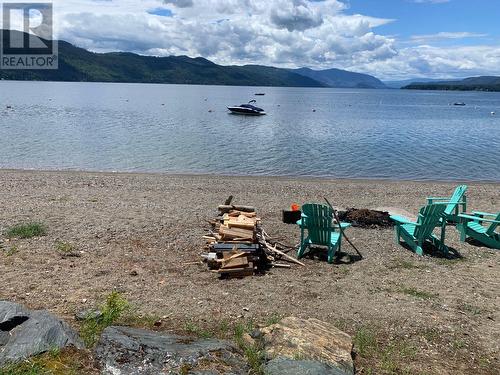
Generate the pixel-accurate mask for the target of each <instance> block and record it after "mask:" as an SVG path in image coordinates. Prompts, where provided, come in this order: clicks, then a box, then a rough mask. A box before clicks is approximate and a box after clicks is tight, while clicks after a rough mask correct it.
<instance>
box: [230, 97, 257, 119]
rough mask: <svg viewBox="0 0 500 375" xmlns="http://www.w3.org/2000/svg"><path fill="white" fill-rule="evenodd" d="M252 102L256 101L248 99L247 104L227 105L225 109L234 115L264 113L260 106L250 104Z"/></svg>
mask: <svg viewBox="0 0 500 375" xmlns="http://www.w3.org/2000/svg"><path fill="white" fill-rule="evenodd" d="M252 103H256V101H255V100H250V101H249V102H248V104H240V105H235V106H233V107H227V109H229V110H230V111H231V113H234V114H236V115H251V116H261V115H265V114H266V112H265V111H264V110H263V109H262V108H259V107H256V106H254V105H252Z"/></svg>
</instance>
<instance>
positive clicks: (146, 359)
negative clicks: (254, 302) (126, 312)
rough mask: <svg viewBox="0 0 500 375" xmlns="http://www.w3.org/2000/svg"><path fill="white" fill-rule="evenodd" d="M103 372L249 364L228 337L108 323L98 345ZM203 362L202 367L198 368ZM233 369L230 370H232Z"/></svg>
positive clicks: (218, 369) (242, 369) (216, 369)
mask: <svg viewBox="0 0 500 375" xmlns="http://www.w3.org/2000/svg"><path fill="white" fill-rule="evenodd" d="M95 358H96V360H97V361H98V363H99V364H100V366H101V368H102V373H103V374H110V375H111V374H112V375H128V374H134V375H153V374H154V375H160V374H179V373H181V371H182V372H186V371H187V372H186V373H188V374H226V375H229V374H234V375H237V374H246V373H248V368H247V365H246V363H245V361H244V360H243V358H242V357H241V356H240V354H239V352H238V350H237V349H236V347H234V345H233V344H231V343H230V342H228V341H223V340H215V339H204V340H194V339H192V338H189V337H182V336H177V335H172V334H167V333H157V332H152V331H146V330H142V329H135V328H128V327H108V328H106V329H105V330H104V332H103V334H102V336H101V338H100V340H99V343H98V345H97V347H96V349H95ZM199 365H202V368H199V369H198V368H197V367H199ZM229 369H230V370H229Z"/></svg>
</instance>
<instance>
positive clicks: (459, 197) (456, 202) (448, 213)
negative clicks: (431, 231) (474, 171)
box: [427, 185, 468, 243]
mask: <svg viewBox="0 0 500 375" xmlns="http://www.w3.org/2000/svg"><path fill="white" fill-rule="evenodd" d="M467 189H468V187H467V185H459V186H457V188H456V189H455V191H454V192H453V195H452V196H451V197H428V198H427V204H434V203H440V204H446V208H445V210H444V216H443V218H441V219H440V220H439V222H438V226H440V227H441V242H442V243H444V238H445V237H446V224H447V223H453V224H458V222H459V221H460V219H459V218H458V215H459V214H460V213H463V212H465V211H467V196H466V195H465V193H466V192H467ZM460 208H461V209H460Z"/></svg>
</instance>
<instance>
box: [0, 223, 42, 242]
mask: <svg viewBox="0 0 500 375" xmlns="http://www.w3.org/2000/svg"><path fill="white" fill-rule="evenodd" d="M46 234H47V229H46V228H45V226H44V225H43V224H41V223H28V224H18V225H15V226H13V227H12V228H9V229H8V230H7V233H6V236H7V238H22V239H26V238H33V237H41V236H45V235H46Z"/></svg>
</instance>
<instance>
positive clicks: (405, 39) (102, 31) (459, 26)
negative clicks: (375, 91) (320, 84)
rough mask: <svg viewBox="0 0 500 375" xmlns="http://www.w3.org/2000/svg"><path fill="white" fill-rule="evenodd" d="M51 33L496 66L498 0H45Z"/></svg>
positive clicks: (290, 58) (253, 57) (165, 46)
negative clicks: (49, 1) (51, 9)
mask: <svg viewBox="0 0 500 375" xmlns="http://www.w3.org/2000/svg"><path fill="white" fill-rule="evenodd" d="M6 1H9V0H6ZM53 2H54V4H55V12H56V13H55V25H54V26H55V30H56V33H57V34H56V36H57V37H58V38H59V39H63V40H67V41H69V42H71V43H73V44H76V45H77V46H80V47H83V48H86V49H89V50H92V51H96V52H109V51H128V52H134V53H139V54H145V55H155V56H169V55H187V56H191V57H197V56H202V57H205V58H208V59H210V60H212V61H214V62H216V63H218V64H223V65H230V64H237V65H244V64H262V65H272V66H278V67H285V68H296V67H310V68H313V69H327V68H340V69H346V70H351V71H357V72H363V73H369V74H373V75H375V76H377V77H379V78H381V79H385V80H399V79H406V78H423V77H426V78H427V77H428V78H444V79H449V78H463V77H468V76H476V75H500V0H474V1H472V0H140V1H138V0H53Z"/></svg>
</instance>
